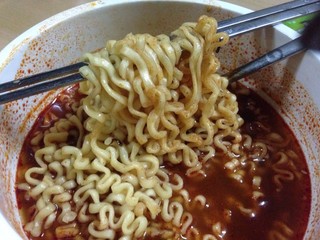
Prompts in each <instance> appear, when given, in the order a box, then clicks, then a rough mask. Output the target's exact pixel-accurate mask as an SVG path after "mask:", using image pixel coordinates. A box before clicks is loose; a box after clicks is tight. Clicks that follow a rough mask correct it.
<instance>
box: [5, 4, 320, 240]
mask: <svg viewBox="0 0 320 240" xmlns="http://www.w3.org/2000/svg"><path fill="white" fill-rule="evenodd" d="M212 4H213V5H209V4H208V1H200V0H196V1H150V2H146V1H99V2H95V3H90V4H85V5H82V6H79V7H76V8H74V9H71V10H68V11H66V12H63V13H61V14H58V15H56V16H54V17H52V18H50V19H48V20H46V21H44V22H42V23H40V24H38V25H36V26H35V27H33V28H32V29H30V30H28V31H27V32H25V33H24V34H22V35H21V36H20V37H18V38H17V39H16V40H14V41H13V42H12V43H11V44H9V45H8V46H7V47H6V48H5V49H3V51H2V52H1V53H0V59H1V60H0V82H1V83H3V82H5V81H8V80H10V79H14V78H19V77H23V76H26V75H29V74H34V73H37V72H42V71H45V70H49V69H53V68H57V67H61V66H65V65H67V64H70V63H72V62H75V61H77V60H78V59H79V58H80V57H81V56H82V55H83V53H85V52H88V51H93V50H96V49H99V48H101V47H103V46H104V43H105V41H106V40H107V39H119V38H122V37H124V36H125V35H126V34H127V33H130V32H133V33H151V34H154V35H155V34H160V33H170V32H171V31H172V30H174V29H176V28H177V27H178V26H180V25H181V24H182V23H183V22H186V21H196V20H197V19H198V18H199V16H201V15H203V14H206V15H210V16H214V17H215V18H216V19H218V20H221V19H225V18H229V17H232V16H234V15H237V14H243V13H247V12H248V11H249V10H247V9H244V8H242V7H239V6H235V5H232V4H228V3H224V2H219V1H215V2H213V3H212ZM295 36H296V33H295V32H293V31H292V30H290V29H288V28H287V27H285V26H278V27H276V28H266V29H263V30H261V31H256V32H254V33H250V34H245V35H243V36H240V37H236V38H234V39H232V40H231V41H232V44H231V45H228V46H226V47H225V48H223V49H222V51H221V52H220V53H219V58H220V60H221V62H222V70H223V71H228V70H229V69H233V68H235V67H237V66H240V65H242V64H243V63H246V62H248V61H249V60H251V59H253V58H254V57H256V56H258V55H260V54H261V53H263V52H265V51H267V50H268V49H272V48H274V47H276V46H278V45H281V44H283V43H285V42H287V41H289V40H290V39H291V38H292V37H295ZM319 65H320V57H319V55H318V54H316V53H314V52H307V53H304V54H300V55H297V56H295V57H293V58H290V59H289V60H286V61H283V62H281V63H280V64H277V65H274V66H272V67H268V68H267V69H264V70H262V71H260V72H259V73H257V74H255V75H254V77H253V78H254V79H255V80H254V81H253V80H250V79H249V80H247V81H244V82H243V83H244V84H245V85H247V86H249V87H251V88H253V89H255V91H256V92H257V93H258V94H260V95H261V96H262V97H263V98H265V99H266V100H267V101H268V102H269V103H270V104H271V105H272V106H274V108H275V109H276V110H277V111H278V112H279V113H280V114H281V116H282V117H283V118H284V120H285V121H286V122H287V123H288V124H289V126H290V127H291V129H292V131H293V132H294V134H295V135H296V137H297V139H298V141H299V143H300V145H301V146H302V149H303V151H304V154H305V156H306V159H307V161H308V166H309V170H310V174H311V180H312V210H311V214H310V219H309V224H308V229H307V232H306V235H305V239H314V238H315V237H316V236H319V235H320V209H319V205H320V199H319V197H318V196H320V186H319V184H317V183H319V182H320V157H319V156H320V146H319V144H318V143H319V142H320V139H319V138H320V127H319V126H320V114H319V113H320V112H319V106H320V96H319V94H318V92H319V91H320V87H319V84H317V77H316V76H319V75H320V68H319ZM271 81H272V84H271ZM59 91H60V90H58V91H51V92H49V93H45V94H40V95H37V96H34V97H30V98H26V99H22V100H19V101H17V102H13V103H8V104H6V105H3V106H0V142H1V145H0V156H1V157H0V179H1V182H2V183H3V184H2V185H1V188H0V202H2V203H3V204H1V205H0V229H1V230H2V233H4V234H6V235H7V236H8V237H7V238H6V239H20V238H26V236H25V234H24V232H23V230H22V228H21V223H20V217H19V213H18V209H17V204H16V196H15V174H16V168H17V160H18V157H19V152H20V149H21V146H22V143H23V141H24V138H25V136H26V134H27V133H28V131H29V130H30V127H31V126H32V124H33V122H34V121H35V119H36V117H37V116H38V114H39V113H40V112H41V110H42V109H43V108H44V107H45V106H46V104H48V103H49V102H50V101H51V100H52V99H53V98H54V97H55V96H56V95H57V94H58V93H59Z"/></svg>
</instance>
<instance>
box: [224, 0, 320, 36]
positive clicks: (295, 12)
mask: <svg viewBox="0 0 320 240" xmlns="http://www.w3.org/2000/svg"><path fill="white" fill-rule="evenodd" d="M318 11H320V1H316V2H314V3H311V4H307V5H304V6H300V7H297V8H293V9H289V10H286V11H282V12H278V13H274V14H271V15H267V16H264V17H261V18H256V19H253V20H248V21H246V22H241V23H236V24H234V25H231V26H228V27H223V28H218V31H219V32H226V33H227V34H228V35H229V37H234V36H237V35H240V34H243V33H247V32H251V31H254V30H256V29H259V28H263V27H266V26H269V25H273V24H275V23H279V22H282V21H284V20H288V19H292V18H296V17H300V16H303V15H307V14H311V13H315V12H318Z"/></svg>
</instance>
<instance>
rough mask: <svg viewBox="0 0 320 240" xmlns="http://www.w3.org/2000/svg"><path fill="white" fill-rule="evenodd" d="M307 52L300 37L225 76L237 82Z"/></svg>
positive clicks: (230, 81)
mask: <svg viewBox="0 0 320 240" xmlns="http://www.w3.org/2000/svg"><path fill="white" fill-rule="evenodd" d="M304 50H306V46H305V45H304V44H302V41H301V37H298V38H296V39H294V40H292V41H290V42H288V43H286V44H284V45H282V46H280V47H278V48H276V49H273V50H271V51H270V52H268V53H266V54H265V55H263V56H261V57H259V58H257V59H254V60H253V61H251V62H249V63H247V64H245V65H243V66H241V67H239V68H237V69H235V70H232V71H231V72H229V73H227V74H225V75H224V76H225V77H227V78H228V80H229V83H232V82H235V81H237V80H239V79H241V78H243V77H245V76H248V75H249V74H252V73H254V72H256V71H258V70H260V69H262V68H264V67H267V66H269V65H271V64H273V63H276V62H278V61H280V60H283V59H285V58H287V57H290V56H293V55H295V54H297V53H299V52H302V51H304Z"/></svg>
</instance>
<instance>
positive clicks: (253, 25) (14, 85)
mask: <svg viewBox="0 0 320 240" xmlns="http://www.w3.org/2000/svg"><path fill="white" fill-rule="evenodd" d="M310 1H312V0H309V1H308V0H306V3H305V5H303V6H301V5H300V6H299V7H296V8H291V9H289V10H285V11H282V12H279V10H278V11H277V12H276V13H274V10H272V9H271V10H272V11H271V12H272V14H271V15H266V11H267V10H266V9H265V10H264V12H263V17H262V18H257V17H255V19H253V20H251V21H250V20H248V21H246V22H241V23H240V24H235V25H232V26H229V27H223V28H221V27H220V28H219V30H218V31H225V32H227V33H228V34H229V35H230V37H233V36H236V35H239V34H242V33H246V32H249V31H253V30H255V29H258V28H261V27H265V26H267V25H272V24H275V23H277V22H280V21H284V20H287V19H291V18H295V17H298V16H302V15H305V14H309V13H313V12H317V11H319V10H320V1H319V0H318V1H316V2H313V3H310ZM218 25H219V24H218ZM78 64H79V65H78V66H77V64H76V65H71V66H67V67H64V68H60V69H56V70H53V71H49V72H45V73H40V74H37V75H34V76H30V77H26V78H23V79H18V80H14V81H11V82H7V83H4V84H0V104H4V103H7V102H10V101H13V100H17V99H20V98H24V97H28V96H31V95H34V94H38V93H41V92H45V91H49V90H52V89H56V88H59V87H63V86H67V85H70V84H73V83H76V82H80V81H82V80H83V77H82V76H81V75H80V74H79V72H78V69H79V67H81V66H83V65H84V64H85V63H78ZM61 72H62V73H64V74H66V73H67V76H65V75H64V76H63V77H62V80H61V79H60V73H61ZM52 76H53V77H52ZM30 84H34V85H31V86H28V85H30ZM42 85H43V86H42Z"/></svg>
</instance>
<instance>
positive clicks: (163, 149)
mask: <svg viewBox="0 0 320 240" xmlns="http://www.w3.org/2000/svg"><path fill="white" fill-rule="evenodd" d="M227 41H228V36H227V35H226V34H224V33H217V22H216V20H215V19H213V18H210V17H206V16H202V17H200V18H199V20H198V22H197V23H184V24H183V25H182V26H181V27H180V28H178V29H177V30H175V31H174V32H172V33H171V35H170V36H167V35H158V36H156V37H154V36H151V35H149V34H136V35H133V34H128V35H127V36H126V37H125V38H124V39H122V40H119V41H108V42H107V44H106V47H105V48H103V49H102V50H100V51H98V52H95V53H87V54H85V56H84V58H85V61H86V62H88V66H85V67H82V68H81V69H80V72H81V74H82V75H83V76H84V77H85V78H86V79H87V80H88V81H85V82H82V83H80V88H79V91H80V92H81V93H82V94H84V95H85V97H84V98H83V99H82V100H81V104H80V106H78V107H77V109H76V114H73V115H72V116H68V117H66V118H63V119H59V120H58V121H57V122H56V123H55V125H54V126H53V127H51V128H50V129H49V130H47V131H46V132H45V133H44V134H43V136H42V138H43V142H44V147H43V148H40V149H38V150H37V151H36V153H35V159H36V161H37V163H38V165H39V166H38V167H33V168H30V169H29V170H27V172H26V175H25V176H26V177H25V178H26V182H27V185H28V187H26V188H27V189H28V193H29V195H30V196H31V197H32V198H34V199H35V200H36V201H37V205H36V208H37V209H36V211H35V216H34V218H33V221H31V222H29V223H27V224H26V226H25V229H26V231H28V232H30V233H31V235H32V236H40V235H41V233H42V231H43V229H46V228H49V227H50V226H51V225H52V224H53V222H54V221H57V222H58V223H59V224H58V225H61V226H67V227H65V229H67V230H70V229H68V228H71V229H78V230H79V226H77V224H78V223H86V224H87V226H88V229H87V231H88V232H89V234H90V236H91V238H93V239H96V238H99V239H114V238H116V237H118V238H119V237H122V239H130V238H129V237H134V238H138V237H142V236H143V235H144V234H145V233H147V234H149V235H150V236H152V235H155V234H159V231H160V230H159V229H158V230H157V229H155V227H153V225H152V224H151V222H152V221H155V219H156V218H161V219H162V220H163V221H165V222H168V223H169V222H170V223H172V225H173V226H175V227H177V228H179V229H180V231H181V232H182V233H183V234H185V232H186V231H187V229H188V226H190V224H191V222H192V216H191V214H190V213H188V212H187V211H185V210H184V207H183V205H182V204H181V203H180V202H179V201H176V200H174V199H172V196H173V192H177V191H180V190H182V189H183V180H182V178H181V177H180V176H179V175H177V174H174V175H173V176H169V173H168V171H167V170H166V169H165V168H162V167H161V166H163V165H164V164H173V165H175V164H179V163H181V164H184V165H185V166H186V167H187V169H188V170H187V173H186V174H187V175H192V174H197V173H199V172H201V168H202V165H203V162H205V161H207V160H208V159H209V158H211V157H212V156H214V154H215V151H217V150H218V149H219V151H223V152H225V153H226V154H228V152H230V151H231V150H230V149H231V146H232V145H233V144H237V143H239V142H240V141H241V135H240V133H239V131H238V129H239V127H240V125H241V124H242V122H243V120H242V119H241V118H240V117H239V115H238V105H237V101H236V97H235V95H234V94H232V93H231V92H229V91H228V90H227V86H228V80H227V79H226V78H225V77H222V76H221V75H219V74H218V73H217V71H218V69H219V67H220V63H219V61H218V59H217V58H216V56H215V54H214V53H215V51H216V50H217V49H218V48H219V47H221V46H223V45H225V44H226V43H227ZM70 129H77V132H78V135H77V142H76V144H75V146H71V145H70V144H67V139H68V134H70V132H72V131H70ZM42 138H41V139H42ZM200 155H201V156H202V157H201V159H200V157H199V156H200ZM52 172H54V173H55V174H52ZM35 173H36V175H37V177H35ZM59 231H61V232H62V233H60V234H62V235H63V231H64V229H63V228H61V229H59ZM76 232H77V231H76ZM74 234H75V235H76V234H77V233H74ZM160 235H161V233H160ZM126 237H127V238H126ZM208 239H210V238H208Z"/></svg>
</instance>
